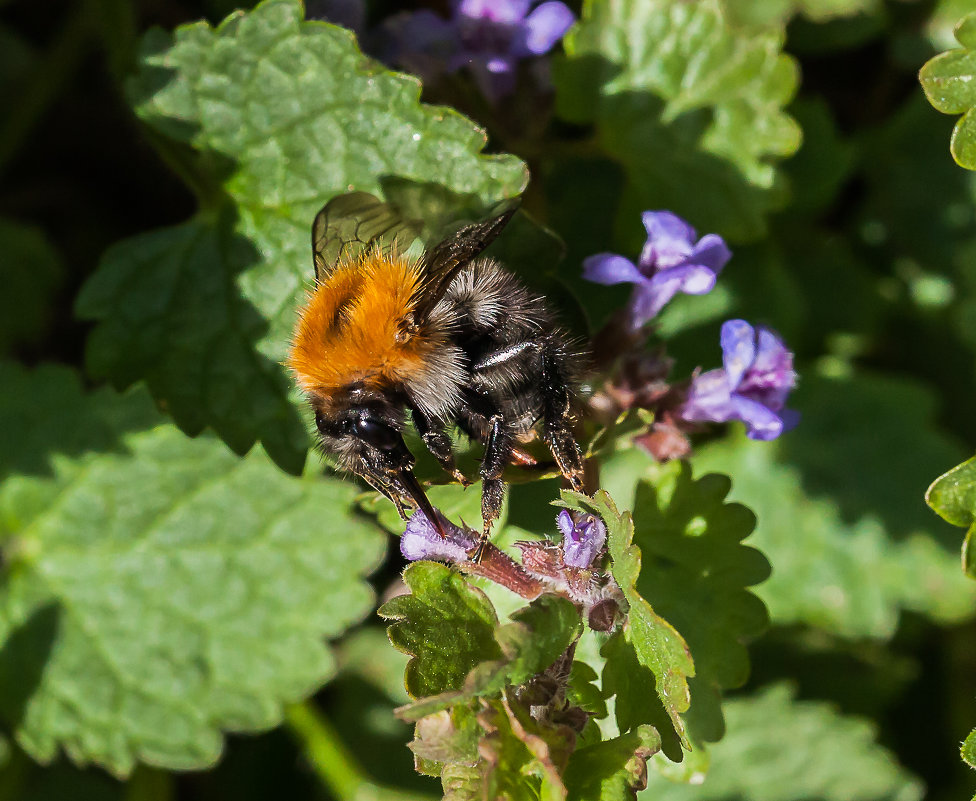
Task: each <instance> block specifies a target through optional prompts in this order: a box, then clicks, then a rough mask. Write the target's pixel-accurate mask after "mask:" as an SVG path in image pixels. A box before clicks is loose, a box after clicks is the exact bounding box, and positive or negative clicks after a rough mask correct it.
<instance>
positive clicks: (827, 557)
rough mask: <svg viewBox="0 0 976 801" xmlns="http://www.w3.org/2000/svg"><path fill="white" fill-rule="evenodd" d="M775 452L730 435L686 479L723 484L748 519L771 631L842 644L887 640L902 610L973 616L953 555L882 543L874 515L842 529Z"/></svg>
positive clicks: (932, 547)
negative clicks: (816, 630) (752, 521)
mask: <svg viewBox="0 0 976 801" xmlns="http://www.w3.org/2000/svg"><path fill="white" fill-rule="evenodd" d="M800 425H801V426H802V425H804V421H801V423H800ZM794 433H796V432H790V433H787V434H786V435H784V439H785V438H788V437H790V436H792V435H793V434H794ZM779 447H780V445H777V444H774V443H768V442H754V441H751V440H747V439H746V438H745V436H744V435H743V434H742V433H741V432H739V431H736V432H735V433H734V434H733V435H730V436H728V437H727V438H726V439H725V440H722V441H718V442H715V443H712V444H709V445H708V446H706V447H703V448H701V449H699V450H698V451H697V452H696V454H695V457H694V460H693V463H694V467H695V472H696V473H706V472H711V471H715V470H719V471H722V472H723V473H726V474H728V475H730V476H731V477H732V493H731V497H732V498H734V499H735V500H738V501H741V502H742V503H745V504H747V505H748V506H749V507H750V508H751V509H753V510H754V511H755V512H756V517H757V519H758V523H757V526H756V532H755V536H754V539H753V540H752V543H753V544H754V545H755V546H756V547H757V548H759V549H761V550H762V552H763V553H764V554H765V555H766V557H767V558H768V559H769V561H770V562H771V563H772V566H773V573H772V576H771V578H770V579H769V580H768V581H766V582H765V583H764V584H762V585H761V586H760V587H759V588H757V594H758V595H759V596H760V597H761V598H762V599H763V601H765V603H766V604H767V606H768V607H769V612H770V616H771V618H772V620H773V621H774V622H775V623H777V624H780V625H783V624H788V623H798V622H802V623H807V624H810V625H813V626H817V627H820V628H824V629H827V630H828V631H831V632H834V633H836V634H839V635H842V636H846V637H890V636H892V634H894V631H895V628H896V627H897V625H898V615H899V610H900V609H903V608H904V609H912V610H917V611H919V612H924V613H925V614H928V615H930V616H932V617H934V618H936V619H937V620H942V621H952V620H960V619H963V618H966V617H969V616H970V615H972V614H973V611H974V609H976V591H974V588H973V587H972V586H971V582H970V581H968V580H967V579H966V578H965V577H964V576H963V575H962V573H961V572H960V571H959V567H958V561H957V557H956V556H955V555H954V554H952V553H950V552H949V551H947V550H946V549H944V548H942V547H940V546H939V545H938V544H937V543H936V542H935V541H933V539H932V538H931V537H930V536H928V535H926V534H924V533H919V532H916V533H913V534H910V535H908V536H906V537H903V538H901V539H900V540H894V539H892V538H891V537H890V536H889V535H888V533H887V532H886V530H885V527H884V526H883V525H882V523H881V520H880V519H879V517H878V510H870V509H869V510H867V511H866V512H865V513H864V514H863V515H862V516H861V517H859V518H857V519H855V520H853V521H851V522H850V523H848V522H845V520H844V519H843V518H842V516H841V513H840V511H839V509H838V506H837V504H836V502H835V501H833V500H832V498H831V497H830V496H829V495H828V496H821V497H818V496H813V495H810V494H808V492H806V491H805V490H804V488H803V487H804V483H803V481H802V478H801V475H802V474H801V473H800V472H799V471H798V470H797V469H796V468H795V467H792V466H789V465H786V464H783V463H782V462H781V461H778V458H777V457H778V449H779ZM780 458H781V457H780ZM878 469H879V470H882V472H884V473H885V475H892V476H893V475H895V474H894V473H893V472H890V471H889V470H888V469H887V468H886V467H884V466H879V468H878ZM916 497H919V496H918V495H916Z"/></svg>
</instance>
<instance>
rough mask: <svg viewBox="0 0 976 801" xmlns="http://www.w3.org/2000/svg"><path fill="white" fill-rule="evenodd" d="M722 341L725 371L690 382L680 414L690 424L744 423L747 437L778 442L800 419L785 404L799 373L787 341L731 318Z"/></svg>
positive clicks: (767, 330) (710, 373)
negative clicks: (777, 439) (778, 438)
mask: <svg viewBox="0 0 976 801" xmlns="http://www.w3.org/2000/svg"><path fill="white" fill-rule="evenodd" d="M721 343H722V363H723V365H724V367H723V368H722V369H719V370H709V371H708V372H707V373H702V374H701V375H699V376H696V377H695V378H694V379H693V380H692V382H691V387H690V388H689V390H688V397H687V399H686V400H685V401H684V403H683V404H682V405H681V406H680V407H679V408H678V409H677V416H678V417H680V418H682V419H684V420H687V421H689V422H702V421H711V422H715V423H724V422H727V421H729V420H741V421H742V422H744V423H745V424H746V427H747V429H748V432H747V436H748V437H749V438H750V439H761V440H770V439H776V437H778V436H779V435H780V434H782V433H783V432H784V431H786V430H788V429H790V428H792V427H793V426H795V425H796V423H797V422H798V421H799V415H798V414H797V413H796V412H794V411H792V410H790V409H785V408H784V406H785V405H786V398H787V396H788V395H789V394H790V391H791V390H792V389H793V387H794V386H796V373H795V372H794V371H793V354H792V353H790V351H789V350H787V349H786V345H784V344H783V341H782V340H781V339H780V338H779V337H778V336H776V334H774V333H773V332H772V331H770V330H769V329H768V328H764V327H763V326H759V327H758V328H753V327H752V326H751V325H749V323H747V322H746V321H745V320H728V321H727V322H725V323H724V324H723V325H722V335H721Z"/></svg>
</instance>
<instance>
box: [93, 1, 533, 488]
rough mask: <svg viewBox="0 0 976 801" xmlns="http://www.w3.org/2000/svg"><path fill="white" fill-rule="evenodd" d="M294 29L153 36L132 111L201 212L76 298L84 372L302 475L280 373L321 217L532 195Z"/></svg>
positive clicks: (202, 28) (454, 132)
mask: <svg viewBox="0 0 976 801" xmlns="http://www.w3.org/2000/svg"><path fill="white" fill-rule="evenodd" d="M302 13H303V10H302V5H301V3H300V2H299V0H267V1H266V2H264V3H262V4H260V5H259V6H258V7H257V8H255V9H254V10H253V11H251V12H248V13H241V12H238V13H235V14H233V15H231V16H230V17H229V18H228V19H227V20H225V21H224V22H223V23H222V24H221V25H220V26H218V27H217V28H211V27H209V26H208V25H206V24H203V23H199V24H194V25H188V26H185V27H182V28H179V29H178V30H177V31H176V33H175V34H174V35H172V36H170V35H168V34H162V33H160V32H155V33H152V34H150V35H148V36H147V38H146V40H145V43H144V46H143V51H142V56H141V60H140V69H139V72H138V73H137V75H136V76H135V78H134V79H133V81H132V83H131V85H130V96H131V98H132V102H133V104H134V105H135V109H136V112H137V114H138V115H139V116H140V117H141V118H142V119H143V120H144V121H145V122H146V124H147V125H148V126H149V129H150V135H151V137H152V138H153V140H154V141H156V142H158V143H160V148H161V149H162V151H163V152H164V153H165V154H166V155H167V158H168V159H169V161H170V162H171V163H173V164H174V165H175V166H176V167H177V169H178V170H179V171H180V172H181V174H182V175H183V176H184V177H185V178H186V179H187V181H188V182H189V183H190V184H191V186H192V187H193V188H195V189H196V190H197V193H198V195H199V196H200V198H201V211H200V213H199V214H198V215H197V217H196V218H194V220H192V221H191V222H189V223H187V224H185V225H182V226H178V227H176V228H171V229H164V230H161V231H157V232H154V233H150V234H145V235H143V236H140V237H136V238H134V239H130V240H127V241H125V242H123V243H121V244H119V245H117V246H116V247H114V248H113V249H112V250H111V251H110V252H109V254H108V255H107V256H106V258H105V260H104V261H103V263H102V264H101V266H100V268H99V270H98V271H97V272H96V273H95V275H94V276H93V278H92V279H91V280H90V281H89V283H88V284H87V285H86V286H85V287H84V290H83V292H82V294H81V296H80V298H79V300H78V312H79V313H80V314H81V315H82V316H84V317H86V318H90V319H95V320H98V321H99V325H98V326H97V327H96V328H95V331H94V334H93V336H92V338H91V341H90V343H89V351H88V360H89V365H90V367H91V369H92V370H93V371H94V372H95V373H97V374H99V375H108V376H111V377H112V379H113V380H114V381H115V383H116V384H117V385H120V386H121V385H126V384H128V383H131V382H132V381H133V380H135V379H137V378H141V377H145V378H146V379H147V381H148V383H149V386H150V389H151V391H152V393H153V395H154V396H155V397H156V398H157V399H158V400H160V401H162V402H164V403H165V405H166V408H167V411H169V412H170V413H171V414H173V416H174V418H175V419H176V421H177V422H178V424H179V425H180V426H181V427H182V428H183V429H184V430H186V431H188V432H190V433H196V432H198V431H200V430H201V429H202V428H203V427H204V426H211V427H213V428H214V429H215V430H216V431H217V432H218V433H219V434H220V436H221V437H222V438H224V439H225V440H226V441H227V442H228V444H230V445H231V447H233V448H234V449H235V450H237V451H238V452H243V451H245V450H246V449H247V448H248V447H249V446H250V445H251V444H252V443H253V442H254V441H255V440H261V441H262V443H263V444H264V445H265V447H266V448H267V450H268V452H269V453H270V454H271V455H272V458H274V459H275V461H277V462H278V463H279V464H281V465H283V466H285V467H286V468H288V469H290V470H292V471H296V472H297V471H298V470H299V469H300V467H301V464H302V461H303V459H304V457H305V449H306V446H307V435H306V434H305V430H304V426H303V425H302V423H301V421H300V419H299V415H298V413H297V411H296V409H295V406H294V404H292V403H289V401H288V397H287V394H288V383H289V382H288V380H287V378H286V377H285V375H284V372H283V370H282V368H281V366H280V362H281V360H282V359H283V357H284V355H285V351H286V348H287V343H288V340H289V337H290V334H291V329H292V326H293V324H294V321H295V309H296V306H297V304H298V303H299V302H300V300H301V298H302V293H303V290H304V288H305V287H307V286H308V284H309V281H310V280H311V278H312V268H311V254H310V251H309V244H308V242H309V229H310V226H311V222H312V218H313V216H314V215H315V213H316V211H317V210H318V209H319V208H320V207H321V206H322V205H323V204H324V203H325V202H326V201H327V200H329V199H330V198H331V197H333V196H334V195H336V194H338V193H341V192H346V191H348V190H350V189H358V190H364V191H367V192H372V193H374V194H379V195H383V196H385V195H386V194H390V195H396V196H397V197H398V198H403V197H406V196H410V197H412V195H411V193H410V192H409V191H408V188H409V187H410V186H412V185H413V186H421V185H422V186H421V188H423V186H426V187H429V188H431V189H432V191H433V189H437V188H441V187H443V188H446V189H447V190H449V191H451V192H455V193H458V194H464V195H465V196H467V197H470V198H474V199H475V200H476V201H478V202H479V203H480V204H481V205H482V206H485V205H488V204H490V203H492V202H494V201H497V200H499V199H501V198H503V197H512V196H515V195H517V194H518V192H519V191H520V190H521V188H522V187H523V186H524V184H525V181H526V173H525V168H524V166H523V165H522V163H521V162H519V161H518V160H517V159H515V158H513V157H509V156H482V155H479V151H480V150H481V148H482V147H483V146H484V143H485V135H484V133H483V132H482V131H480V130H479V129H478V128H476V127H475V126H474V125H473V124H472V123H471V122H470V121H468V120H466V119H465V118H463V117H461V116H460V115H459V114H457V113H455V112H453V111H451V110H449V109H445V108H435V107H429V106H424V105H422V104H420V102H419V101H418V97H419V94H420V84H419V82H418V81H417V80H416V79H415V78H411V77H409V76H405V75H398V74H395V73H391V72H388V71H387V70H385V69H383V68H382V67H381V66H380V65H379V64H377V63H376V62H373V61H370V60H369V59H366V58H365V57H364V56H363V55H362V54H361V53H360V52H359V49H358V48H357V46H356V43H355V41H354V39H353V36H352V34H350V33H349V32H348V31H345V30H343V29H341V28H336V27H333V26H330V25H326V24H323V23H317V22H315V23H313V22H303V21H302ZM405 187H406V188H405ZM421 194H423V193H421ZM387 199H389V198H387ZM414 201H416V198H413V201H411V202H414ZM418 202H419V201H418ZM420 205H421V206H422V205H423V204H420Z"/></svg>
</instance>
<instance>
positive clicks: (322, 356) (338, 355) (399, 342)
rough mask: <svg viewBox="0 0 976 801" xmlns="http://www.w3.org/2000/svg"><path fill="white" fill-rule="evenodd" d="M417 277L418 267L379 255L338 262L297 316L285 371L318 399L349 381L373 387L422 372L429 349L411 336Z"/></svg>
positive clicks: (394, 257)
mask: <svg viewBox="0 0 976 801" xmlns="http://www.w3.org/2000/svg"><path fill="white" fill-rule="evenodd" d="M421 281H422V276H421V272H420V268H419V266H418V265H417V264H416V262H412V261H409V260H407V259H405V258H403V257H400V256H396V255H393V256H389V255H387V254H382V253H380V252H379V251H378V250H374V251H370V252H368V253H366V254H364V255H363V256H362V257H361V258H360V259H358V260H357V261H353V262H349V263H347V264H342V265H339V266H338V267H337V268H335V270H333V272H332V273H331V274H330V275H329V276H328V277H327V278H326V279H325V280H324V281H323V282H322V283H320V284H319V285H318V286H316V287H315V290H314V291H313V292H312V293H311V294H310V296H309V298H308V303H307V304H306V305H305V307H304V308H303V309H302V311H301V316H300V318H299V321H298V325H297V327H296V329H295V335H294V338H293V340H292V345H291V351H290V352H289V354H288V362H287V363H288V366H289V367H290V368H291V369H292V371H293V372H294V373H295V376H296V378H297V381H298V384H299V386H300V387H301V388H302V389H303V390H305V392H307V393H312V394H317V395H319V396H320V397H322V398H323V399H325V398H327V397H328V396H329V395H330V394H332V393H333V392H335V391H336V390H337V389H339V388H340V387H343V386H346V385H347V384H350V383H352V382H355V381H362V382H363V383H364V384H365V385H373V386H377V387H383V386H389V385H390V384H395V383H398V382H402V381H405V380H409V379H410V378H411V377H412V376H414V375H415V374H416V373H417V372H418V371H420V370H422V369H423V364H424V358H425V356H426V352H427V350H428V348H429V345H425V343H424V342H423V341H422V340H421V339H420V338H418V337H415V336H414V335H413V333H414V332H413V325H412V323H413V318H412V313H413V311H414V307H415V306H416V304H417V295H418V291H419V289H420V285H421Z"/></svg>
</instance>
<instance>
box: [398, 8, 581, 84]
mask: <svg viewBox="0 0 976 801" xmlns="http://www.w3.org/2000/svg"><path fill="white" fill-rule="evenodd" d="M532 5H533V3H532V1H531V0H454V2H453V8H452V13H451V18H450V19H449V20H445V19H444V18H443V17H439V16H437V15H436V14H434V13H433V12H431V11H427V10H421V11H415V12H403V13H401V14H397V15H396V16H394V17H391V18H390V19H389V20H387V23H386V32H387V34H388V36H389V39H390V51H389V53H388V57H387V60H389V61H392V62H393V63H395V64H398V65H399V66H401V67H403V68H404V69H407V70H410V71H411V72H414V73H415V74H417V75H419V76H420V77H421V78H423V79H425V80H430V79H432V78H435V77H437V76H438V75H439V74H441V73H445V72H447V73H451V72H457V71H458V70H460V69H461V68H463V67H467V68H468V69H469V70H470V71H471V73H472V75H473V76H474V79H475V81H477V83H478V86H479V88H480V89H481V91H482V92H483V93H484V95H485V96H486V97H487V98H488V99H489V100H491V101H492V102H495V101H498V100H499V99H501V98H503V97H505V96H506V95H509V94H511V93H512V91H513V90H514V89H515V78H516V68H517V66H518V62H519V61H521V60H522V59H525V58H530V57H532V56H541V55H544V54H545V53H548V52H549V51H550V50H551V49H552V48H553V47H554V46H555V45H556V43H557V42H558V41H559V40H560V39H561V38H562V37H563V34H565V33H566V31H567V30H569V28H570V26H571V25H572V24H573V22H575V17H574V16H573V12H572V11H570V10H569V7H568V6H566V5H565V4H564V3H562V2H558V0H547V2H544V3H541V4H540V5H538V6H536V8H534V9H531V7H532ZM530 9H531V11H530Z"/></svg>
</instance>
